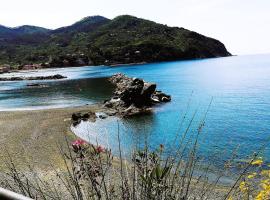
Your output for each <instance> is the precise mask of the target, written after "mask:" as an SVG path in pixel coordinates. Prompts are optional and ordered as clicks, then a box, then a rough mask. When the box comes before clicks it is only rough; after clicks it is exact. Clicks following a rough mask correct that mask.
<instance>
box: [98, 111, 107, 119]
mask: <svg viewBox="0 0 270 200" xmlns="http://www.w3.org/2000/svg"><path fill="white" fill-rule="evenodd" d="M96 116H97V117H98V118H99V119H106V118H107V117H108V115H107V114H106V113H103V112H98V113H96Z"/></svg>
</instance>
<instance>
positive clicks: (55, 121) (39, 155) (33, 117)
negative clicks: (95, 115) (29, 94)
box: [0, 104, 101, 171]
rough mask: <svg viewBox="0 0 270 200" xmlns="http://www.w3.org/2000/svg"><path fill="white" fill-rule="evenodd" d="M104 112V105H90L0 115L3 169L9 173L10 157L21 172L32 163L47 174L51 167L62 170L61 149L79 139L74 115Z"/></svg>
mask: <svg viewBox="0 0 270 200" xmlns="http://www.w3.org/2000/svg"><path fill="white" fill-rule="evenodd" d="M99 110H101V107H100V105H98V104H94V105H87V106H78V107H68V108H57V109H42V110H21V111H0V127H1V133H0V134H1V138H0V160H1V162H0V169H5V166H4V162H3V160H5V159H6V156H7V153H9V154H10V155H11V157H12V158H13V159H14V161H15V163H16V165H17V166H18V167H19V168H20V169H25V168H27V165H28V162H29V163H32V164H33V165H34V166H35V167H37V168H38V169H40V170H41V171H42V170H46V169H47V168H48V167H49V166H50V164H51V163H54V164H55V165H56V167H58V168H61V167H62V166H63V162H62V160H61V155H60V154H59V149H58V147H59V145H60V146H62V147H63V148H66V147H67V144H66V139H67V140H68V142H71V141H73V140H74V139H76V138H78V137H77V136H76V135H75V134H74V133H73V132H72V131H71V129H70V125H71V115H72V114H73V113H74V112H85V111H93V112H97V111H99Z"/></svg>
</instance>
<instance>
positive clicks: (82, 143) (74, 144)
mask: <svg viewBox="0 0 270 200" xmlns="http://www.w3.org/2000/svg"><path fill="white" fill-rule="evenodd" d="M84 144H86V142H85V141H84V140H75V141H74V142H72V146H82V145H84Z"/></svg>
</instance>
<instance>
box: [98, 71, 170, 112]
mask: <svg viewBox="0 0 270 200" xmlns="http://www.w3.org/2000/svg"><path fill="white" fill-rule="evenodd" d="M109 80H110V82H111V83H113V84H115V85H116V89H115V91H114V96H113V97H112V98H111V99H110V100H107V101H104V104H103V105H104V107H106V108H110V110H114V112H115V114H118V115H120V116H123V117H126V116H132V115H137V114H140V113H149V112H151V110H152V109H151V107H152V106H153V105H154V104H157V103H161V102H169V101H171V97H170V96H169V95H166V94H165V93H162V92H161V91H156V87H157V85H156V84H155V83H148V82H145V81H144V80H142V79H139V78H129V77H127V76H125V75H123V74H120V73H119V74H115V75H113V76H112V77H111V78H110V79H109ZM108 115H110V114H108Z"/></svg>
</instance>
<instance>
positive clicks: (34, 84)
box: [26, 83, 48, 88]
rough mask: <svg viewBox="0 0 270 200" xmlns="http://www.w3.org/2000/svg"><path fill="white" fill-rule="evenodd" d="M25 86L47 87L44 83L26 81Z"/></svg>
mask: <svg viewBox="0 0 270 200" xmlns="http://www.w3.org/2000/svg"><path fill="white" fill-rule="evenodd" d="M26 86H27V87H34V88H44V87H48V86H47V85H45V84H40V83H28V84H27V85H26Z"/></svg>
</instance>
